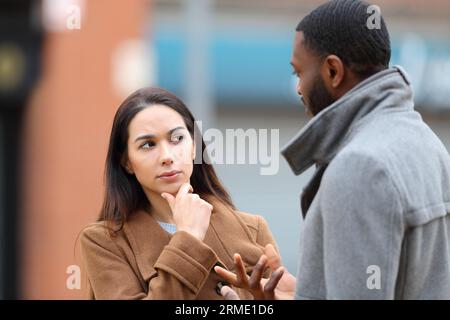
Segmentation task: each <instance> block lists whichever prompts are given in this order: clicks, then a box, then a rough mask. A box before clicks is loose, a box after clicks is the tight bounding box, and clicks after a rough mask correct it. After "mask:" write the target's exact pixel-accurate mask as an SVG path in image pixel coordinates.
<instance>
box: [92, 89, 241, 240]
mask: <svg viewBox="0 0 450 320" xmlns="http://www.w3.org/2000/svg"><path fill="white" fill-rule="evenodd" d="M157 104H158V105H164V106H167V107H169V108H171V109H173V110H175V111H176V112H177V113H178V114H180V115H181V117H182V118H183V120H184V123H185V125H186V128H187V129H188V131H189V133H190V135H191V137H192V139H194V132H196V133H195V136H196V138H198V137H201V135H198V136H197V134H199V129H198V127H197V125H196V123H195V119H194V117H193V116H192V114H191V112H190V111H189V109H188V108H187V107H186V105H185V104H184V103H183V102H182V101H181V100H180V99H179V98H178V97H176V96H175V95H174V94H172V93H170V92H168V91H166V90H164V89H160V88H142V89H139V90H137V91H136V92H134V93H133V94H131V95H130V96H129V97H128V98H126V99H125V101H124V102H122V104H121V105H120V107H119V109H118V110H117V112H116V115H115V117H114V121H113V125H112V130H111V136H110V139H109V147H108V154H107V157H106V166H105V176H104V183H105V195H104V200H103V205H102V208H101V211H100V216H99V218H98V221H104V222H106V223H107V225H108V226H109V227H111V226H114V227H113V228H112V231H113V232H112V233H114V232H116V231H119V230H121V229H122V227H123V225H124V223H125V222H126V221H127V219H128V217H129V216H130V215H131V214H133V212H136V211H137V210H141V209H144V210H149V209H150V208H151V203H149V200H148V199H147V197H146V195H145V193H144V191H143V189H142V187H141V185H140V184H139V182H138V181H137V179H136V177H135V175H132V174H129V173H127V172H126V171H125V169H124V168H123V166H122V164H123V163H124V162H123V160H124V159H126V155H127V141H128V126H129V124H130V122H131V120H132V119H133V118H134V117H135V115H136V114H137V113H138V112H140V111H141V110H143V109H145V108H148V107H151V106H152V105H157ZM205 148H206V146H205V143H204V141H203V138H202V137H201V155H200V156H201V157H202V158H201V160H202V161H201V162H200V161H196V162H195V163H194V168H193V172H192V176H191V180H190V183H191V185H192V187H193V189H194V192H195V193H197V194H199V195H200V196H201V197H202V196H203V197H205V196H212V197H214V198H217V200H219V201H220V202H222V203H223V204H225V205H227V206H228V207H230V208H232V209H234V205H233V203H232V201H231V198H230V195H229V194H228V192H227V191H226V190H225V188H224V187H223V186H222V184H221V183H220V181H219V179H218V177H217V175H216V173H215V171H214V168H213V166H212V165H211V164H210V163H209V161H205V159H204V158H203V157H204V155H205V152H204V151H205ZM197 156H198V155H197ZM197 162H200V163H197ZM108 229H109V230H110V231H111V228H108Z"/></svg>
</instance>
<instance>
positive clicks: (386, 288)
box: [216, 0, 450, 299]
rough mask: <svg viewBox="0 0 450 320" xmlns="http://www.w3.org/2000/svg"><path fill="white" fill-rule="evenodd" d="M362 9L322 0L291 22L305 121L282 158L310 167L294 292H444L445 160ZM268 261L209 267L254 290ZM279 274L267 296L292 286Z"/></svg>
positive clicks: (448, 173)
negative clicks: (242, 268)
mask: <svg viewBox="0 0 450 320" xmlns="http://www.w3.org/2000/svg"><path fill="white" fill-rule="evenodd" d="M368 7H369V4H366V3H364V2H361V1H353V0H339V1H330V2H327V3H325V4H323V5H321V6H320V7H318V8H317V9H315V10H314V11H312V12H311V13H310V14H309V15H307V16H306V17H305V18H304V19H303V20H302V21H301V22H300V23H299V25H298V27H297V32H296V35H295V40H294V49H293V54H292V61H291V64H292V66H293V68H294V72H295V73H296V74H297V75H298V77H299V81H298V86H297V90H298V93H299V95H300V96H301V97H302V100H303V101H304V104H305V107H306V109H307V112H308V113H310V114H311V115H312V116H313V118H312V119H311V120H310V121H309V123H308V124H307V125H306V126H305V127H304V128H303V129H302V130H301V131H300V132H299V133H298V134H297V136H296V137H294V138H293V139H292V141H291V142H290V143H289V144H288V145H287V146H286V147H285V148H284V149H283V150H282V154H283V156H284V157H285V158H286V160H287V161H288V163H289V165H290V167H291V168H292V170H293V172H294V173H295V174H296V175H299V174H301V173H303V172H304V171H305V170H306V169H308V168H309V167H311V166H312V165H315V166H316V172H315V174H314V176H313V178H312V179H311V181H310V182H309V184H308V185H307V186H306V188H305V189H304V191H303V193H302V196H301V207H302V212H303V216H304V227H303V232H302V236H303V241H302V248H301V251H300V254H301V259H300V262H301V263H300V266H299V269H298V274H297V278H296V280H297V281H296V288H295V298H297V299H450V215H449V212H450V156H449V154H448V152H447V151H446V149H445V147H444V146H443V144H442V143H441V141H440V140H439V139H438V137H437V136H436V135H435V134H434V133H433V132H432V131H431V129H430V128H429V127H428V126H427V125H426V124H425V123H424V122H423V121H422V118H421V116H420V114H419V113H417V112H416V111H414V103H413V92H412V89H411V85H410V82H409V80H408V77H407V75H406V74H405V72H404V71H403V70H402V69H401V68H389V67H388V65H389V60H390V55H391V49H390V40H389V34H388V31H387V28H386V25H385V22H384V20H383V18H382V17H381V21H380V22H381V23H380V27H379V28H373V29H372V28H369V27H368V25H367V19H368V18H369V17H370V14H368ZM369 11H370V10H369ZM271 252H272V253H270V252H269V253H268V254H267V255H268V256H272V259H273V257H274V256H276V254H274V253H273V250H272V251H271ZM238 260H239V259H238ZM269 260H270V257H269ZM237 262H239V261H237ZM266 264H269V265H270V266H271V267H272V269H274V270H275V269H276V268H277V267H278V266H279V265H280V263H279V261H278V262H277V263H272V264H271V263H270V262H269V263H268V259H267V257H264V256H263V257H262V258H261V260H260V263H258V265H257V266H256V267H255V271H254V274H252V277H251V278H249V277H247V275H245V274H242V273H241V274H239V273H238V276H237V277H236V276H234V277H232V276H231V274H230V273H229V272H228V273H226V272H224V270H223V269H222V270H220V268H216V271H217V272H218V273H220V274H221V275H223V276H224V277H226V279H227V280H228V281H229V282H231V283H232V284H234V285H238V286H244V287H247V288H248V289H249V290H253V291H258V290H259V291H263V290H264V285H265V283H266V281H267V280H265V279H263V281H262V282H259V279H261V276H260V274H261V272H260V271H258V270H260V269H261V268H264V266H265V265H266ZM238 270H239V269H238ZM282 272H283V270H282V269H281V268H278V269H277V271H276V272H274V274H275V278H276V279H275V280H272V281H270V282H269V283H270V288H266V293H265V294H266V296H267V297H273V289H274V287H275V286H276V284H277V283H278V280H279V279H280V278H281V280H280V282H279V283H278V287H277V289H278V294H280V292H281V293H284V294H285V293H286V292H288V291H293V285H294V282H295V281H294V280H293V277H291V276H290V275H288V274H287V273H285V275H282V276H281V275H280V274H282ZM255 274H256V276H255ZM288 276H289V277H290V278H288ZM243 279H244V280H243ZM280 284H282V285H283V287H282V288H281V287H280ZM223 293H224V294H227V295H231V296H232V291H231V289H230V288H229V287H224V289H223ZM276 296H277V291H276V290H275V297H276Z"/></svg>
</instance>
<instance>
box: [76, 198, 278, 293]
mask: <svg viewBox="0 0 450 320" xmlns="http://www.w3.org/2000/svg"><path fill="white" fill-rule="evenodd" d="M209 202H210V203H211V204H212V205H213V206H214V209H213V212H212V214H211V221H210V225H209V228H208V231H207V233H206V236H205V239H204V241H203V242H202V241H200V240H198V239H197V238H195V237H193V236H192V235H190V234H189V233H187V232H184V231H178V232H176V233H174V234H173V235H171V234H169V233H167V232H166V231H165V230H164V229H162V228H161V226H160V225H159V224H158V222H157V221H156V220H155V219H154V218H153V217H152V216H151V215H149V214H148V213H146V212H145V211H138V212H136V213H134V214H133V215H131V216H130V217H129V219H128V221H127V222H126V223H125V224H124V227H123V229H122V230H121V231H119V232H118V234H117V235H116V236H115V237H110V236H109V235H108V234H107V232H106V228H105V227H104V224H103V223H101V222H98V223H95V224H92V225H90V226H88V227H86V228H85V229H84V230H83V231H82V233H81V236H80V241H81V253H82V259H83V268H84V271H85V272H86V273H87V277H88V291H89V295H90V298H94V299H186V300H187V299H208V300H209V299H222V296H221V295H219V294H218V291H217V288H218V284H219V283H220V282H221V281H222V279H221V278H219V276H218V275H217V274H216V273H215V271H214V269H213V267H214V266H215V265H217V264H220V265H223V266H225V267H226V268H228V269H229V270H233V267H234V264H233V254H234V253H239V254H241V256H242V258H243V261H244V264H245V265H246V271H247V272H251V271H252V268H253V266H254V265H255V264H256V262H257V261H258V259H259V257H260V256H261V254H262V253H263V248H264V246H265V245H267V244H269V243H271V244H273V245H274V246H275V248H276V244H275V241H274V239H273V237H272V234H271V232H270V230H269V228H268V226H267V223H266V221H265V220H264V219H263V218H262V217H260V216H256V215H251V214H248V213H244V212H237V211H232V210H230V209H228V208H227V207H226V206H225V205H223V204H221V203H220V202H219V201H217V200H216V201H209ZM237 292H238V293H239V295H240V297H241V298H242V299H251V298H252V297H251V295H250V294H249V293H248V292H246V291H244V290H240V289H237Z"/></svg>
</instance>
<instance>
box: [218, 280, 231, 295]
mask: <svg viewBox="0 0 450 320" xmlns="http://www.w3.org/2000/svg"><path fill="white" fill-rule="evenodd" d="M223 286H230V284H229V283H228V282H225V281H219V282H217V285H216V293H217V294H218V295H219V296H221V294H220V290H222V287H223Z"/></svg>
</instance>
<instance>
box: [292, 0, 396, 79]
mask: <svg viewBox="0 0 450 320" xmlns="http://www.w3.org/2000/svg"><path fill="white" fill-rule="evenodd" d="M369 6H370V4H368V3H366V2H363V1H359V0H334V1H329V2H327V3H325V4H323V5H321V6H319V7H318V8H316V9H315V10H313V11H312V12H311V13H310V14H308V15H307V16H306V17H305V18H303V20H302V21H300V23H299V24H298V26H297V31H302V32H303V37H304V44H305V46H306V47H307V48H308V49H310V50H312V51H313V52H314V53H316V54H318V55H319V56H320V57H326V56H327V55H330V54H334V55H336V56H338V57H339V58H340V59H341V60H342V61H343V63H344V64H345V65H346V66H347V67H349V68H350V69H351V70H352V71H353V72H355V73H356V74H357V75H359V76H360V77H362V78H366V77H368V76H370V75H372V74H374V73H376V72H378V71H380V70H382V69H386V68H387V67H388V66H389V60H390V59H391V44H390V40H389V33H388V30H387V28H386V24H385V22H384V19H383V17H382V16H381V14H380V24H379V27H380V28H373V29H371V28H369V27H368V25H367V21H368V19H369V17H371V15H372V14H373V12H369V13H368V10H367V8H368V7H369Z"/></svg>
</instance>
